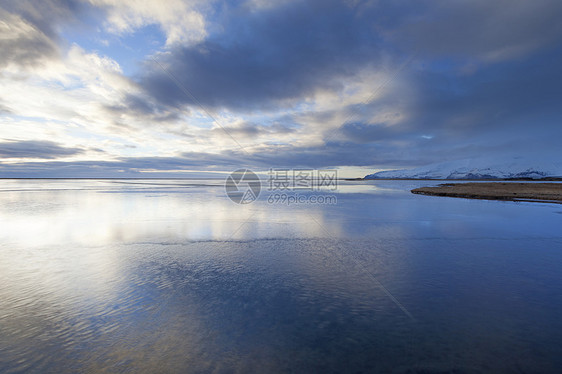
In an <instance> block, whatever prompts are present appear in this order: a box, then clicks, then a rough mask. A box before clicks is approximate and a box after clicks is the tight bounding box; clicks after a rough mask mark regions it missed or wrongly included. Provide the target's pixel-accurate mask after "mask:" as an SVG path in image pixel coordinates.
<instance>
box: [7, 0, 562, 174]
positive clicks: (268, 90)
mask: <svg viewBox="0 0 562 374" xmlns="http://www.w3.org/2000/svg"><path fill="white" fill-rule="evenodd" d="M560 19H562V2H561V1H559V0H534V1H515V0H505V1H504V0H497V1H490V0H470V1H462V0H458V1H423V0H417V1H406V0H404V1H402V0H400V1H388V2H383V1H375V0H365V1H362V0H341V1H333V0H311V1H304V0H276V1H270V0H240V1H212V0H209V1H203V0H185V1H182V0H167V1H165V2H164V1H150V0H41V1H39V0H37V1H30V0H0V177H4V178H8V177H16V178H20V177H111V178H119V177H137V178H151V177H193V176H220V175H223V174H224V173H229V172H231V171H233V170H236V169H239V168H250V169H252V170H255V171H265V170H269V169H280V168H314V169H338V173H339V174H338V175H339V176H341V177H362V176H364V175H366V174H370V173H373V172H375V171H377V170H389V169H402V168H415V167H419V166H424V165H428V164H432V163H437V162H440V161H444V160H446V161H451V160H457V159H458V160H463V159H471V158H475V157H479V158H482V157H485V158H489V159H490V160H491V161H492V160H495V159H498V158H502V157H516V158H525V157H529V158H533V159H539V160H540V159H541V158H542V159H544V160H545V162H546V161H548V160H547V159H548V158H552V157H557V156H560V155H561V154H560V151H559V148H560V145H559V144H560V139H561V138H562V127H561V121H562V105H561V103H562V22H560Z"/></svg>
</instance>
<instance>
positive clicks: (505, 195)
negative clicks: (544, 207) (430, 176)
mask: <svg viewBox="0 0 562 374" xmlns="http://www.w3.org/2000/svg"><path fill="white" fill-rule="evenodd" d="M411 192H412V193H413V194H419V195H429V196H446V197H459V198H465V199H482V200H504V201H527V202H539V203H556V204H562V184H561V183H536V182H535V183H514V182H511V183H506V182H481V183H470V182H469V183H445V184H441V185H439V186H437V187H421V188H415V189H413V190H411Z"/></svg>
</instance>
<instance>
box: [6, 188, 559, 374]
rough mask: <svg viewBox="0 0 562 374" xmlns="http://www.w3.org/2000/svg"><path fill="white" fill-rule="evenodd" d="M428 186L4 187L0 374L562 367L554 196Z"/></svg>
mask: <svg viewBox="0 0 562 374" xmlns="http://www.w3.org/2000/svg"><path fill="white" fill-rule="evenodd" d="M432 183H434V182H428V181H414V182H412V181H361V182H352V181H341V182H340V183H339V186H338V189H337V190H336V191H328V190H325V191H313V192H308V193H306V192H302V193H301V194H303V195H304V196H310V195H313V194H316V195H321V196H335V197H336V198H337V203H335V204H334V203H333V204H319V203H316V204H305V203H300V204H287V203H285V204H283V203H281V202H278V203H275V202H273V203H272V201H271V199H268V197H270V196H271V195H270V192H268V191H265V190H264V191H262V194H261V195H260V197H259V199H258V200H257V201H254V202H253V203H250V204H244V205H240V204H235V203H233V202H232V201H231V200H230V199H229V198H228V197H227V196H226V193H225V189H224V186H223V181H222V180H156V181H155V180H152V181H150V180H121V181H120V180H1V181H0V372H1V373H76V372H92V373H97V372H100V373H105V372H107V373H116V372H117V373H120V372H123V373H138V372H146V373H154V372H160V373H164V372H166V373H174V372H182V373H248V372H260V373H342V372H348V373H363V372H365V373H370V372H375V373H376V372H381V373H560V372H562V318H561V316H562V230H561V228H562V205H558V204H538V203H525V202H501V201H484V200H466V199H455V198H445V197H430V196H421V195H413V194H411V193H410V192H409V190H410V189H412V188H415V187H419V186H424V185H431V184H432ZM268 194H269V195H268Z"/></svg>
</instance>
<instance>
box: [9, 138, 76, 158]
mask: <svg viewBox="0 0 562 374" xmlns="http://www.w3.org/2000/svg"><path fill="white" fill-rule="evenodd" d="M83 152H84V150H83V149H81V148H67V147H63V146H61V145H59V144H57V143H55V142H50V141H43V140H24V141H8V142H0V158H42V159H55V158H59V157H65V156H72V155H77V154H80V153H83Z"/></svg>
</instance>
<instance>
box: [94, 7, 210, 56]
mask: <svg viewBox="0 0 562 374" xmlns="http://www.w3.org/2000/svg"><path fill="white" fill-rule="evenodd" d="M90 2H91V3H92V4H93V5H95V6H99V7H104V8H107V10H108V18H107V23H106V26H107V29H108V31H109V32H113V33H131V32H134V31H135V30H137V29H140V28H142V27H144V26H148V25H158V26H159V27H160V28H161V29H162V30H163V31H164V32H165V33H166V44H167V45H168V46H170V45H174V44H184V45H185V44H193V43H197V42H198V41H201V40H203V39H204V38H205V36H206V35H207V33H206V30H205V18H204V17H203V15H202V14H201V13H200V12H199V11H197V9H196V7H197V5H198V4H197V2H194V1H182V0H167V1H166V2H165V3H163V2H162V1H155V0H90Z"/></svg>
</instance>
